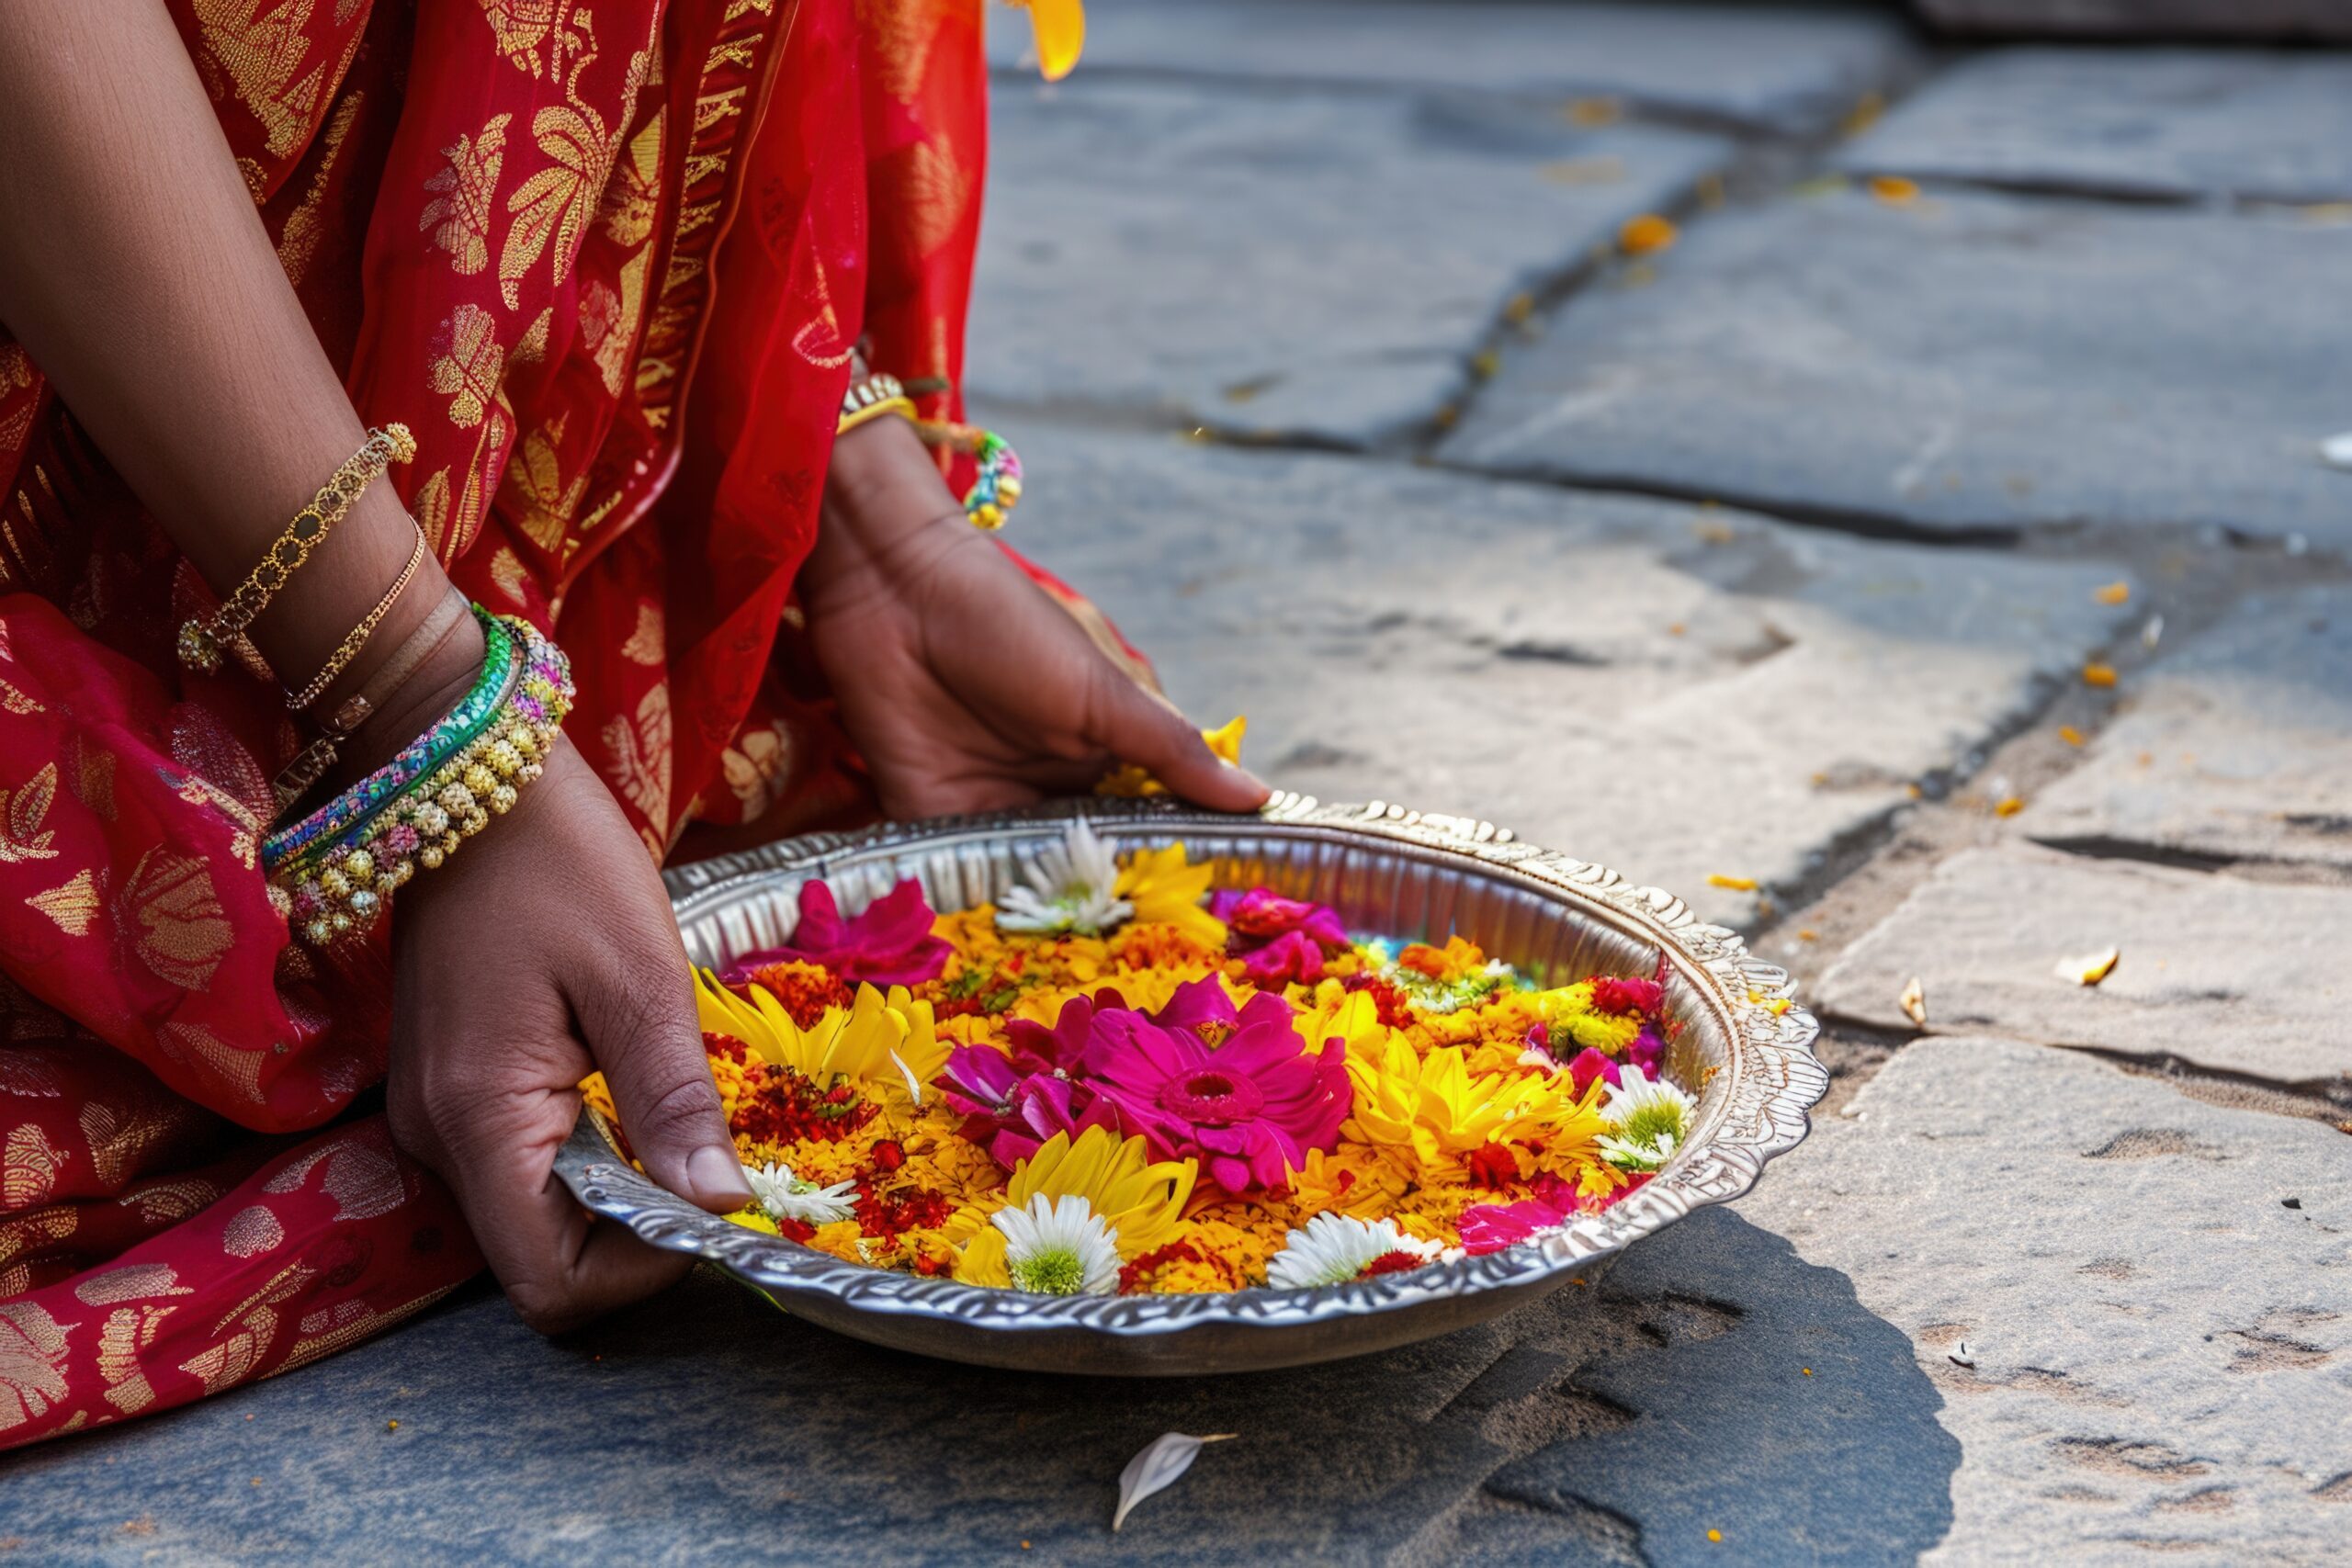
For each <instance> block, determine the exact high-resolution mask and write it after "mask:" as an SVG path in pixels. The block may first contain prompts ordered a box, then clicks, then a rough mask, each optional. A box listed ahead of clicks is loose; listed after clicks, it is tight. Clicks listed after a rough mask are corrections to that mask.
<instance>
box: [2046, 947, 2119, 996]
mask: <svg viewBox="0 0 2352 1568" xmlns="http://www.w3.org/2000/svg"><path fill="white" fill-rule="evenodd" d="M2122 959H2123V950H2122V949H2121V948H2119V947H2111V946H2110V947H2106V948H2102V949H2101V950H2100V951H2098V952H2097V953H2085V954H2083V955H2082V956H2081V957H2080V958H2062V959H2060V960H2059V961H2058V967H2057V970H2056V974H2057V976H2058V978H2060V979H2061V980H2072V981H2073V982H2074V983H2075V985H2077V986H2096V985H2098V983H2099V982H2100V981H2101V980H2104V979H2106V978H2107V977H2108V976H2109V975H2112V974H2114V973H2115V966H2116V964H2119V963H2120V962H2122Z"/></svg>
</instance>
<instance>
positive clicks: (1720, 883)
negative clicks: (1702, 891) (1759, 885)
mask: <svg viewBox="0 0 2352 1568" xmlns="http://www.w3.org/2000/svg"><path fill="white" fill-rule="evenodd" d="M1707 886H1710V887H1728V888H1730V889H1731V890H1732V891H1733V892H1734V893H1753V892H1755V891H1756V879H1755V878H1754V877H1752V876H1724V875H1723V874H1721V873H1714V874H1710V875H1709V876H1708V878H1707Z"/></svg>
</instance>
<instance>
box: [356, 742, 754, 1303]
mask: <svg viewBox="0 0 2352 1568" xmlns="http://www.w3.org/2000/svg"><path fill="white" fill-rule="evenodd" d="M394 906H395V911H394V914H393V916H392V927H393V931H392V950H393V965H394V994H393V1003H392V1046H391V1070H390V1078H389V1081H388V1089H387V1093H388V1096H389V1099H390V1111H391V1122H392V1132H393V1135H394V1136H395V1137H396V1138H397V1139H398V1141H399V1143H400V1145H401V1147H402V1148H403V1149H406V1150H407V1151H408V1152H409V1153H411V1154H413V1155H414V1156H416V1157H418V1158H419V1159H422V1160H423V1161H424V1163H425V1164H427V1165H429V1166H431V1167H432V1168H434V1169H435V1170H436V1171H438V1172H439V1173H440V1174H441V1175H442V1177H443V1178H445V1179H447V1181H448V1182H449V1184H450V1186H451V1187H452V1188H454V1189H455V1190H456V1191H457V1195H458V1201H459V1202H460V1203H461V1204H463V1205H464V1207H465V1211H466V1217H467V1219H468V1220H469V1222H470V1223H471V1224H472V1226H473V1232H474V1237H475V1239H476V1240H477V1241H479V1242H480V1243H481V1249H482V1252H483V1254H484V1255H485V1256H486V1257H487V1258H489V1259H490V1266H491V1268H492V1269H493V1270H495V1271H496V1273H497V1275H498V1280H499V1283H500V1284H502V1285H503V1286H504V1287H505V1288H506V1294H507V1298H508V1300H510V1301H511V1302H513V1303H514V1304H515V1311H516V1312H517V1313H519V1314H521V1315H522V1318H523V1320H524V1321H525V1322H526V1323H528V1324H529V1325H531V1326H532V1327H534V1328H536V1329H538V1330H539V1331H540V1332H542V1333H548V1334H553V1333H558V1332H560V1331H561V1330H564V1329H566V1328H570V1327H572V1326H575V1325H578V1324H581V1323H583V1322H585V1321H586V1320H588V1319H589V1318H592V1317H594V1316H595V1315H597V1314H600V1313H603V1312H606V1311H609V1310H610V1309H612V1308H614V1307H617V1306H621V1305H623V1304H626V1303H629V1302H632V1301H636V1300H638V1299H639V1298H640V1297H642V1296H646V1295H650V1294H651V1293H652V1292H655V1291H658V1290H660V1289H662V1287H663V1286H665V1285H667V1284H669V1283H671V1282H672V1281H673V1280H676V1279H677V1278H678V1277H679V1276H680V1275H682V1274H684V1272H685V1271H686V1269H687V1268H688V1267H689V1266H690V1264H691V1259H688V1258H684V1257H683V1256H680V1255H677V1254H674V1253H665V1252H661V1251H657V1250H656V1249H654V1248H652V1247H648V1246H646V1245H645V1244H644V1243H642V1242H639V1240H638V1239H637V1238H636V1237H635V1236H633V1235H629V1234H628V1231H626V1230H624V1229H622V1228H621V1227H619V1226H617V1225H614V1224H597V1223H595V1222H594V1221H593V1220H592V1219H591V1218H590V1216H589V1215H588V1214H587V1213H585V1212H584V1211H583V1210H582V1209H581V1207H580V1206H579V1204H578V1203H576V1202H575V1201H573V1200H572V1197H571V1193H570V1192H569V1191H568V1190H565V1188H564V1186H563V1184H562V1183H561V1181H560V1180H559V1179H557V1178H556V1176H555V1174H554V1162H555V1155H556V1151H557V1149H559V1148H560V1147H561V1146H562V1144H563V1142H564V1140H565V1138H567V1137H568V1136H570V1134H571V1128H572V1123H573V1122H574V1121H575V1120H576V1119H577V1117H578V1115H579V1112H580V1094H579V1091H578V1089H577V1087H576V1086H577V1085H578V1084H579V1082H580V1080H581V1079H582V1078H584V1077H587V1076H588V1075H589V1073H590V1072H592V1071H594V1070H596V1069H598V1068H601V1069H603V1071H604V1074H605V1080H606V1081H607V1082H608V1083H609V1084H610V1085H611V1086H612V1091H613V1100H614V1103H615V1105H616V1107H617V1108H618V1110H619V1111H620V1115H621V1122H622V1124H623V1125H624V1126H626V1127H627V1128H628V1137H629V1145H630V1147H631V1149H632V1150H633V1151H634V1152H635V1153H636V1155H637V1157H638V1158H639V1160H640V1161H641V1162H642V1163H643V1164H644V1167H645V1169H646V1173H647V1174H648V1175H649V1176H650V1177H651V1178H652V1179H654V1180H655V1181H658V1182H660V1183H661V1184H662V1186H664V1187H666V1188H668V1189H669V1190H671V1191H673V1192H676V1193H679V1194H681V1195H683V1196H685V1197H687V1198H690V1199H692V1200H693V1201H695V1202H697V1203H699V1204H701V1205H702V1206H703V1207H705V1208H707V1209H709V1210H711V1211H713V1212H714V1213H725V1212H727V1211H729V1210H732V1209H737V1208H741V1206H742V1205H743V1204H745V1203H747V1202H749V1201H751V1197H752V1193H751V1189H750V1187H749V1186H748V1185H747V1184H746V1183H745V1181H744V1179H743V1172H742V1167H741V1164H740V1163H739V1161H738V1159H737V1156H736V1152H735V1145H734V1143H733V1141H732V1140H731V1138H729V1134H728V1131H727V1125H726V1122H725V1119H724V1117H723V1116H722V1114H721V1111H720V1106H719V1100H718V1089H716V1088H715V1087H714V1086H713V1084H712V1082H711V1076H710V1066H709V1064H708V1062H707V1060H706V1059H705V1057H704V1055H703V1049H702V1034H701V1031H700V1029H699V1027H698V1025H697V1024H696V1022H695V1005H694V991H693V982H692V979H691V977H690V975H691V972H690V970H689V968H688V966H687V963H686V955H685V950H684V947H683V946H682V945H681V943H680V942H679V939H678V928H677V925H676V923H675V921H673V919H672V918H671V914H670V904H669V900H668V898H667V897H664V895H663V893H662V879H661V877H660V876H659V875H658V874H656V873H655V871H654V869H653V866H652V864H651V863H650V861H649V860H648V859H647V858H646V852H645V846H644V844H643V843H642V841H640V840H639V838H638V836H637V835H636V834H635V833H634V832H632V831H631V830H630V829H629V826H628V821H627V819H626V818H623V817H622V815H621V812H620V807H618V806H617V805H616V803H615V802H614V800H613V797H612V795H610V794H609V793H608V792H607V791H606V790H605V785H604V782H603V781H602V780H600V779H598V778H597V777H596V775H595V774H594V772H592V771H591V770H590V768H589V766H588V764H587V763H586V762H585V761H582V758H581V757H580V755H579V753H578V752H576V751H574V750H572V749H571V744H570V743H569V742H568V741H567V742H561V743H559V744H558V746H557V747H556V749H555V750H554V751H553V752H552V753H551V754H550V755H549V757H548V762H547V772H546V774H545V776H543V777H542V778H541V779H540V780H539V781H538V782H537V784H533V785H531V786H530V787H529V788H526V789H525V790H524V791H523V792H522V796H521V798H520V799H519V800H518V801H517V802H516V803H515V808H514V809H513V810H512V811H510V812H509V813H507V815H506V816H505V817H503V818H492V822H491V824H490V826H489V827H487V828H485V829H483V830H482V831H481V833H479V834H477V835H475V836H474V837H473V838H472V839H469V840H467V841H466V843H465V844H464V846H463V847H462V848H460V849H459V850H458V852H457V853H456V854H454V855H452V856H451V857H449V860H448V862H447V864H445V865H443V866H442V867H440V869H438V870H435V871H424V870H421V869H420V871H419V872H418V874H417V875H416V876H415V877H414V878H413V880H412V881H411V882H409V884H408V885H407V886H404V887H402V888H401V891H400V895H399V897H397V898H396V899H395V900H394Z"/></svg>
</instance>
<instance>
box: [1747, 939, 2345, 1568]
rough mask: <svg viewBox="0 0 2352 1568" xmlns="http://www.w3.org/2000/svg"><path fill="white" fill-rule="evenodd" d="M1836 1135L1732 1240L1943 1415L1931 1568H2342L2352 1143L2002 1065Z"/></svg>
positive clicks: (1928, 1074) (1935, 1072)
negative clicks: (1890, 1338)
mask: <svg viewBox="0 0 2352 1568" xmlns="http://www.w3.org/2000/svg"><path fill="white" fill-rule="evenodd" d="M2127 962H2128V960H2127ZM1930 996H1931V999H1932V993H1930ZM2348 1167H2352V1139H2347V1138H2346V1137H2345V1135H2344V1134H2341V1133H2337V1132H2335V1131H2332V1130H2331V1129H2329V1128H2327V1127H2324V1126H2322V1125H2319V1124H2316V1123H2312V1122H2292V1121H2284V1120H2281V1119H2279V1118H2278V1117H2273V1116H2265V1115H2262V1114H2259V1113H2257V1112H2254V1111H2234V1110H2226V1109H2223V1108H2221V1107H2218V1106H2212V1105H2205V1104H2200V1103H2199V1102H2198V1101H2195V1100H2188V1099H2186V1098H2184V1097H2183V1096H2181V1095H2179V1094H2177V1093H2175V1092H2174V1091H2173V1090H2172V1089H2168V1088H2165V1086H2163V1085H2162V1084H2160V1083H2157V1082H2154V1081H2152V1080H2149V1079H2146V1078H2133V1077H2126V1076H2125V1075H2123V1074H2122V1073H2120V1072H2119V1071H2118V1070H2116V1069H2115V1068H2113V1067H2110V1066H2107V1065H2106V1064H2104V1063H2101V1062H2098V1061H2096V1060H2094V1059H2092V1058H2089V1057H2086V1056H2083V1055H2078V1054H2076V1053H2073V1052H2065V1051H2052V1050H2048V1049H2046V1048H2043V1047H2041V1046H2038V1045H2030V1044H2023V1043H2018V1042H2015V1041H2009V1040H1999V1039H1944V1040H1923V1041H1920V1042H1918V1043H1916V1044H1914V1045H1912V1046H1910V1047H1908V1048H1906V1049H1905V1050H1904V1051H1902V1052H1901V1053H1899V1054H1898V1055H1896V1056H1895V1057H1894V1060H1892V1061H1891V1062H1889V1063H1888V1064H1887V1066H1886V1067H1885V1068H1884V1070H1883V1071H1882V1072H1881V1073H1880V1074H1879V1076H1878V1077H1876V1078H1874V1079H1872V1080H1871V1082H1870V1083H1869V1084H1868V1085H1866V1086H1865V1087H1864V1088H1863V1089H1862V1090H1861V1092H1860V1094H1858V1095H1857V1096H1856V1097H1855V1098H1854V1100H1853V1103H1852V1105H1851V1106H1850V1107H1849V1117H1848V1118H1845V1119H1833V1120H1832V1122H1831V1123H1830V1124H1829V1125H1826V1126H1824V1127H1821V1128H1818V1129H1816V1131H1815V1134H1814V1137H1813V1140H1812V1141H1811V1142H1810V1143H1808V1144H1806V1145H1804V1147H1803V1148H1801V1149H1799V1150H1798V1151H1797V1152H1796V1153H1795V1154H1794V1155H1792V1156H1789V1158H1788V1159H1787V1160H1786V1161H1785V1162H1784V1163H1783V1164H1781V1165H1780V1166H1776V1167H1775V1168H1773V1170H1772V1172H1771V1175H1770V1177H1769V1178H1768V1179H1766V1181H1765V1183H1764V1185H1763V1186H1762V1187H1761V1188H1759V1189H1758V1191H1757V1192H1756V1194H1755V1195H1754V1196H1753V1197H1752V1198H1751V1199H1750V1200H1749V1201H1748V1202H1747V1205H1746V1212H1747V1214H1748V1216H1749V1217H1750V1218H1753V1219H1756V1220H1758V1221H1759V1222H1760V1223H1763V1224H1769V1225H1770V1226H1772V1227H1773V1228H1774V1229H1776V1230H1778V1231H1781V1233H1782V1234H1784V1235H1787V1236H1788V1237H1789V1238H1790V1239H1791V1240H1792V1242H1794V1243H1795V1245H1796V1248H1797V1251H1798V1252H1799V1253H1800V1254H1801V1255H1802V1256H1803V1257H1804V1258H1806V1259H1808V1260H1809V1261H1812V1262H1815V1263H1821V1264H1826V1265H1828V1266H1830V1267H1833V1268H1837V1269H1844V1270H1847V1271H1848V1272H1849V1273H1850V1274H1851V1276H1852V1278H1853V1280H1854V1286H1855V1291H1856V1293H1857V1294H1858V1295H1859V1296H1860V1299H1861V1301H1862V1302H1863V1303H1864V1304H1865V1305H1867V1306H1869V1307H1871V1309H1873V1310H1875V1311H1878V1312H1881V1313H1883V1314H1885V1315H1886V1316H1887V1317H1888V1319H1889V1320H1891V1321H1892V1322H1893V1323H1894V1325H1896V1326H1897V1327H1899V1328H1901V1329H1902V1330H1903V1331H1904V1332H1905V1333H1906V1334H1908V1335H1909V1336H1910V1337H1912V1340H1913V1342H1914V1343H1915V1345H1916V1347H1917V1356H1918V1360H1919V1364H1920V1365H1921V1367H1922V1368H1923V1369H1924V1370H1925V1371H1927V1372H1928V1375H1929V1376H1930V1377H1931V1378H1933V1379H1934V1381H1935V1382H1936V1385H1937V1386H1938V1387H1939V1389H1941V1390H1942V1391H1943V1393H1944V1396H1945V1407H1944V1409H1943V1411H1942V1412H1941V1414H1940V1416H1939V1420H1940V1421H1941V1422H1942V1423H1943V1425H1944V1427H1945V1428H1946V1429H1947V1430H1949V1431H1951V1433H1952V1434H1953V1436H1955V1437H1957V1438H1959V1439H1960V1441H1961V1444H1962V1450H1963V1454H1964V1457H1963V1458H1962V1462H1961V1468H1960V1472H1959V1474H1958V1475H1956V1476H1955V1477H1954V1478H1953V1481H1952V1503H1953V1506H1954V1511H1955V1515H1956V1517H1955V1518H1954V1520H1953V1523H1952V1529H1951V1534H1950V1535H1949V1536H1948V1537H1947V1538H1946V1539H1945V1540H1943V1542H1942V1543H1941V1544H1940V1546H1939V1547H1938V1548H1937V1549H1936V1550H1935V1551H1931V1552H1930V1553H1928V1562H1935V1563H1949V1564H1962V1563H1971V1564H1973V1563H1985V1562H2003V1563H2008V1562H2015V1563H2043V1562H2066V1563H2070V1564H2071V1563H2097V1564H2104V1563H2119V1562H2120V1563H2129V1562H2151V1561H2155V1562H2183V1563H2198V1564H2205V1563H2212V1564H2229V1565H2233V1568H2234V1565H2235V1564H2240V1563H2250V1562H2266V1563H2314V1564H2315V1563H2319V1562H2333V1561H2341V1559H2342V1551H2343V1543H2344V1540H2345V1539H2346V1529H2347V1524H2346V1517H2345V1514H2346V1508H2347V1506H2352V1242H2347V1238H2348V1237H2352V1184H2347V1183H2346V1180H2345V1173H2346V1169H2347V1168H2348ZM1954 1357H1957V1358H1959V1360H1960V1361H1973V1362H1974V1363H1975V1364H1974V1365H1973V1367H1971V1366H1963V1365H1961V1364H1959V1363H1958V1362H1957V1361H1955V1360H1954V1359H1952V1358H1954Z"/></svg>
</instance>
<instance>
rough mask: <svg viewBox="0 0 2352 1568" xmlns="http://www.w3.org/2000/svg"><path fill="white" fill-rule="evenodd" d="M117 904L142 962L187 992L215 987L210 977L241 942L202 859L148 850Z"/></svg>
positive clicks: (208, 865) (201, 856)
mask: <svg viewBox="0 0 2352 1568" xmlns="http://www.w3.org/2000/svg"><path fill="white" fill-rule="evenodd" d="M115 904H116V908H117V910H118V918H119V919H121V921H122V924H123V928H124V929H125V930H126V931H133V932H135V933H136V934H135V935H134V936H133V938H132V942H131V951H132V952H134V953H137V954H138V955H139V961H140V962H141V964H145V965H147V967H148V968H149V969H151V970H153V971H154V973H155V975H156V976H158V977H159V978H161V979H163V980H164V981H166V982H167V983H169V984H171V985H175V986H177V987H181V988H182V989H183V990H189V991H201V990H203V989H205V988H206V987H209V985H211V984H212V972H213V971H214V970H215V969H217V968H219V967H220V960H221V959H222V958H223V957H225V956H226V955H227V953H228V952H229V949H230V947H231V946H232V944H233V943H234V942H236V940H237V933H236V929H235V928H234V927H233V926H232V925H231V924H230V923H229V919H228V916H227V913H226V912H225V911H224V910H223V909H222V908H221V907H220V895H219V894H217V893H216V892H214V891H213V887H212V870H211V866H210V864H209V862H208V861H207V858H206V857H205V856H203V855H184V854H181V853H179V852H177V851H175V850H167V849H163V848H161V847H158V848H155V849H151V850H149V851H148V852H146V853H145V854H143V855H141V856H140V857H139V863H138V864H137V865H135V866H133V867H132V868H131V872H130V876H129V877H127V878H125V879H124V881H123V885H122V890H121V891H120V892H119V893H118V894H116V896H115Z"/></svg>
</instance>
